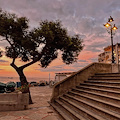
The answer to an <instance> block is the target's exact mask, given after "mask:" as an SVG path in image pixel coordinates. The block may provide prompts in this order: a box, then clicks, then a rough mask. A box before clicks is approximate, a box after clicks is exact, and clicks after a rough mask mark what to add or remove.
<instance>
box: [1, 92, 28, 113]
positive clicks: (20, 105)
mask: <svg viewBox="0 0 120 120" xmlns="http://www.w3.org/2000/svg"><path fill="white" fill-rule="evenodd" d="M28 104H29V94H28V93H25V94H22V93H21V92H20V93H2V94H0V111H12V110H24V109H27V107H28Z"/></svg>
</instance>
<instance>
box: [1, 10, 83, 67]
mask: <svg viewBox="0 0 120 120" xmlns="http://www.w3.org/2000/svg"><path fill="white" fill-rule="evenodd" d="M28 22H29V21H28V19H27V18H26V17H20V18H18V17H17V16H16V15H14V14H9V13H6V12H3V11H2V10H1V11H0V35H1V36H2V37H4V38H5V39H6V40H7V42H8V43H9V46H6V56H7V57H10V58H13V59H16V58H21V60H22V61H24V62H27V61H29V60H32V61H34V62H33V63H35V62H37V61H40V65H41V67H47V66H48V65H49V64H50V63H51V62H52V61H53V60H54V59H56V58H57V56H58V50H60V51H62V59H63V62H64V63H66V64H71V63H73V62H75V61H76V60H77V57H78V55H79V53H80V51H81V50H82V49H83V45H82V40H81V39H80V38H79V36H78V35H75V36H72V37H71V36H69V35H68V33H67V30H66V29H65V28H63V27H62V25H61V22H60V21H55V22H54V21H47V20H45V21H41V22H40V25H39V27H38V28H34V29H33V30H31V31H30V30H29V29H28V28H29V26H28ZM38 48H39V50H38Z"/></svg>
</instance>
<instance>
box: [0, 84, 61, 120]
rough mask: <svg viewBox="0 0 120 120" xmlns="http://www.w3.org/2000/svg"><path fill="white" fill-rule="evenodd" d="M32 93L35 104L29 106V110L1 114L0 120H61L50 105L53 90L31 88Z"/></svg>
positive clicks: (46, 87) (47, 87)
mask: <svg viewBox="0 0 120 120" xmlns="http://www.w3.org/2000/svg"><path fill="white" fill-rule="evenodd" d="M30 91H31V96H32V100H33V102H34V104H31V105H29V107H28V109H27V110H22V111H5V112H0V120H61V119H60V116H58V114H57V113H56V112H55V111H54V110H53V109H52V108H51V107H50V105H49V104H48V101H49V100H50V97H51V93H52V88H49V86H45V87H31V88H30Z"/></svg>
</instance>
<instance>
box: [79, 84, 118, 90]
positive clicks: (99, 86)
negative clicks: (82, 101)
mask: <svg viewBox="0 0 120 120" xmlns="http://www.w3.org/2000/svg"><path fill="white" fill-rule="evenodd" d="M81 85H82V86H89V87H94V88H104V89H107V90H115V91H120V87H119V86H108V85H99V84H90V83H81Z"/></svg>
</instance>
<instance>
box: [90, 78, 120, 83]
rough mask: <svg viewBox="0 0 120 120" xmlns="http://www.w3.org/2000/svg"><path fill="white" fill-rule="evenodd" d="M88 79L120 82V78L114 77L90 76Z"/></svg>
mask: <svg viewBox="0 0 120 120" xmlns="http://www.w3.org/2000/svg"><path fill="white" fill-rule="evenodd" d="M88 80H94V81H95V80H96V81H104V82H107V81H109V82H113V81H114V82H120V79H117V78H116V79H115V78H114V79H112V78H89V79H88Z"/></svg>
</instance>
